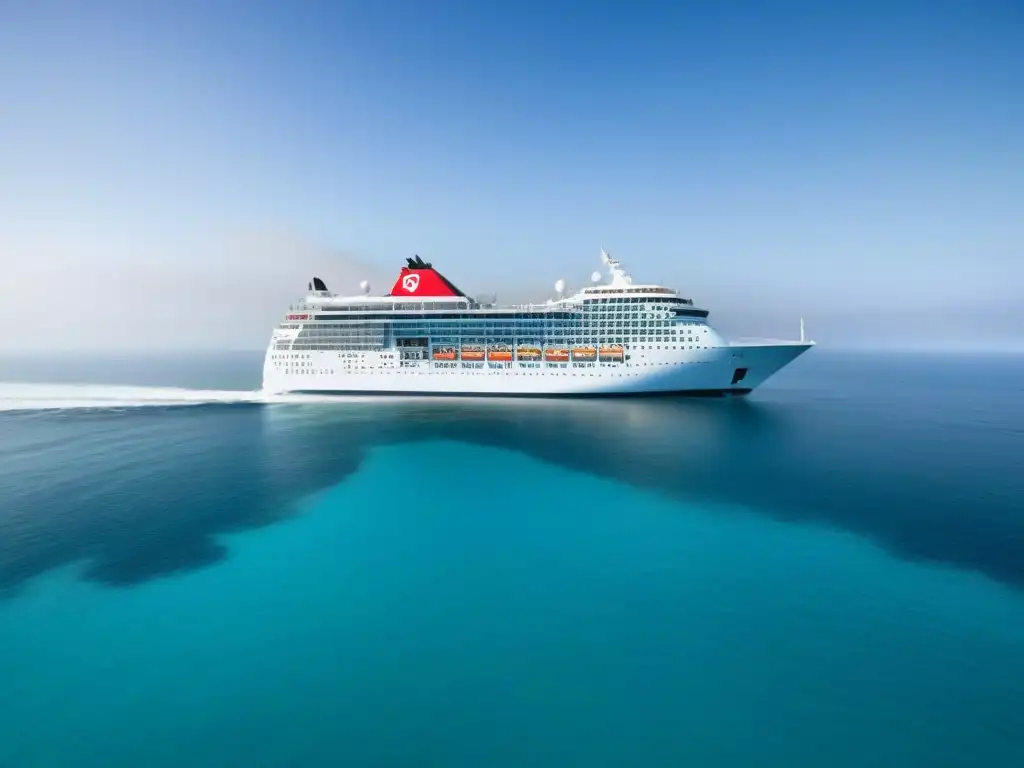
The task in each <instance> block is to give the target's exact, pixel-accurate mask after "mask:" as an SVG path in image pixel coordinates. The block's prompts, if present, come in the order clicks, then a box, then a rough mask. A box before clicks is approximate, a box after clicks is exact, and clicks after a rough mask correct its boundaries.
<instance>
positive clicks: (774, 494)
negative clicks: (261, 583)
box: [0, 375, 1024, 594]
mask: <svg viewBox="0 0 1024 768" xmlns="http://www.w3.org/2000/svg"><path fill="white" fill-rule="evenodd" d="M875 378H876V381H875V382H874V383H875V385H876V389H874V390H872V391H870V392H849V391H847V393H846V394H843V393H842V392H838V391H837V389H836V388H835V387H828V386H820V385H819V384H816V383H815V382H814V381H810V383H808V384H807V386H806V387H804V388H793V389H791V390H787V389H784V388H782V389H779V390H777V391H776V392H775V394H774V395H773V396H772V397H763V398H756V397H755V398H754V399H750V400H691V399H686V400H673V399H668V400H616V401H603V400H525V401H524V400H515V401H502V400H481V401H474V400H454V401H453V400H444V401H423V400H416V401H403V400H397V401H391V402H386V403H380V402H373V403H365V402H364V403H336V404H329V405H309V406H267V407H254V406H205V407H198V408H140V409H134V410H126V411H122V412H117V413H111V412H105V411H92V412H70V411H69V412H64V413H53V414H47V415H40V414H38V413H37V414H27V413H24V414H13V413H9V414H0V499H2V500H3V503H2V504H0V591H5V592H6V593H8V594H14V592H15V591H16V588H17V587H18V586H19V585H22V584H23V583H25V582H26V581H27V580H28V579H31V578H32V577H34V576H36V575H39V574H41V573H43V572H45V571H47V570H50V569H53V568H56V567H59V566H62V565H68V564H71V563H77V562H84V563H85V568H84V571H83V573H84V578H87V579H89V580H92V581H96V582H100V583H103V584H107V585H112V586H131V585H134V584H138V583H141V582H145V581H148V580H150V579H153V578H157V577H161V576H166V575H170V574H174V573H180V572H183V571H188V570H192V569H196V568H202V567H205V566H208V565H210V564H213V563H216V562H220V561H222V560H223V559H224V558H225V557H228V556H229V554H230V552H229V549H227V548H225V547H224V546H223V545H222V544H221V543H220V542H219V541H218V536H220V535H221V534H224V533H230V532H235V531H244V530H249V529H253V528H258V527H261V526H266V525H269V524H272V523H274V522H275V521H277V520H280V519H281V516H282V515H289V514H294V513H295V512H294V509H295V505H294V502H295V501H296V500H297V499H301V498H303V497H305V496H307V495H308V494H310V493H311V492H313V491H316V490H319V489H322V488H325V487H328V486H331V485H333V484H336V483H338V482H341V481H343V480H344V479H345V478H346V477H348V476H350V475H352V474H353V473H355V472H357V471H358V470H359V468H360V466H361V464H362V461H363V459H364V457H365V456H366V455H367V452H368V451H370V450H372V449H373V448H374V447H375V446H381V445H394V444H402V443H418V442H421V441H426V440H437V439H450V440H457V441H462V442H465V443H470V444H473V445H481V446H493V447H497V448H503V449H511V450H515V451H519V452H522V453H524V454H527V455H529V456H532V457H535V458H537V459H540V460H543V461H545V462H548V463H550V464H554V465H557V466H560V467H565V468H567V469H573V470H577V471H581V472H585V473H588V474H591V475H594V476H599V477H603V478H609V479H612V480H616V481H620V482H624V483H628V484H631V485H634V486H636V487H640V488H644V489H649V490H652V491H654V492H657V493H659V494H662V495H665V496H668V497H670V498H673V499H678V500H680V501H684V502H702V501H713V502H725V503H727V504H738V505H743V506H746V507H749V508H750V509H751V510H752V511H754V512H757V513H760V514H764V515H768V516H770V517H772V518H774V519H779V520H784V521H793V522H806V523H813V524H816V525H825V526H829V527H832V528H836V529H840V530H845V531H850V532H853V533H856V534H858V535H861V536H864V537H866V538H868V539H870V540H871V541H873V542H875V543H876V544H878V545H879V546H881V547H883V548H884V549H885V550H886V551H888V552H890V553H892V554H893V555H896V556H899V557H902V558H906V559H909V560H916V561H927V562H932V563H940V564H944V565H948V566H955V567H958V568H963V569H970V570H974V571H977V572H980V573H983V574H985V575H987V576H988V577H990V578H992V579H995V580H998V581H1001V582H1003V583H1005V584H1008V585H1012V586H1014V587H1017V588H1022V587H1024V508H1022V506H1024V505H1022V498H1024V489H1022V478H1021V475H1022V474H1024V473H1021V472H1020V470H1019V466H1018V464H1017V461H1018V459H1017V457H1019V456H1020V445H1019V442H1020V437H1021V433H1020V431H1019V425H1011V427H1009V428H1008V427H1006V425H1005V419H1001V418H1000V413H1001V411H1000V409H1002V408H1005V406H1006V403H1005V402H1002V401H999V399H998V398H995V399H993V398H991V397H987V398H984V399H979V400H977V401H971V402H970V403H968V404H966V405H965V404H964V403H963V402H961V401H958V400H957V399H956V397H954V396H953V395H950V397H952V398H953V400H951V401H950V402H948V403H943V402H942V400H941V398H938V399H936V398H937V397H938V396H937V395H935V393H934V392H933V391H930V392H931V394H929V395H928V396H924V395H921V394H920V393H919V392H917V391H915V390H913V389H911V390H910V391H909V392H908V393H905V394H902V395H901V394H900V389H899V388H898V387H894V386H887V387H879V386H878V381H877V379H878V377H877V375H876V377H875ZM896 379H897V380H898V381H897V383H900V382H903V380H904V379H905V377H903V378H900V377H898V376H897V377H896ZM889 383H890V384H892V383H893V382H889ZM956 408H959V411H957V410H956ZM951 414H954V415H951ZM956 414H960V415H956ZM414 457H415V453H412V454H411V460H414ZM453 472H454V473H456V474H457V472H458V468H453ZM429 501H430V497H429V496H426V497H425V504H429ZM723 514H728V512H723Z"/></svg>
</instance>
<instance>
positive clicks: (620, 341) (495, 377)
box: [263, 251, 814, 396]
mask: <svg viewBox="0 0 1024 768" xmlns="http://www.w3.org/2000/svg"><path fill="white" fill-rule="evenodd" d="M601 260H602V262H603V264H604V266H605V269H606V272H605V273H602V272H595V273H594V274H593V276H592V278H591V280H592V284H591V285H587V286H586V287H584V288H582V289H580V290H578V291H575V292H572V293H571V295H566V294H567V293H568V292H567V291H566V290H565V283H564V281H562V280H559V281H557V282H556V283H555V286H554V288H555V296H554V297H553V298H551V299H549V300H548V301H547V302H546V303H543V304H528V305H526V304H524V305H512V306H505V307H502V306H498V305H496V304H495V303H494V302H493V301H485V300H475V299H473V298H470V297H469V296H467V295H466V294H465V293H463V292H462V291H460V290H459V289H458V288H457V287H455V285H454V284H453V283H452V282H451V281H449V280H448V279H447V278H446V277H445V276H444V275H442V274H441V273H440V272H439V271H438V270H437V269H435V268H434V267H433V265H432V264H430V263H428V262H426V261H424V260H423V259H422V258H420V257H419V256H415V257H412V258H409V259H407V260H406V262H407V264H406V266H404V267H402V269H401V272H400V273H399V275H398V278H397V279H396V280H395V283H394V285H393V286H392V287H391V290H390V291H389V292H388V293H387V294H385V295H383V296H373V295H371V292H370V287H369V285H368V284H367V283H365V282H364V283H363V284H362V285H361V286H360V288H361V291H362V292H361V293H360V294H359V295H356V296H340V295H337V294H335V293H332V292H330V291H329V290H328V288H327V285H326V284H325V283H324V281H323V280H322V279H320V278H319V277H314V278H313V280H312V281H311V282H310V283H309V290H308V294H307V295H306V297H305V298H303V299H302V300H301V301H299V302H298V303H297V304H295V305H293V306H292V307H290V308H289V310H288V311H287V313H286V314H285V315H284V317H283V318H282V321H281V323H280V324H279V325H278V326H277V327H276V328H275V329H274V331H273V334H272V336H271V339H270V344H269V346H268V347H267V353H266V357H265V360H264V364H263V389H264V390H265V391H267V392H270V393H303V394H373V395H383V394H394V395H470V396H475V395H499V396H517V395H520V396H521V395H534V396H556V395H570V396H596V395H633V396H635V395H652V394H678V395H746V394H748V393H750V392H751V391H752V390H753V389H754V388H755V387H757V386H758V385H760V384H762V383H763V382H764V381H765V380H766V379H767V378H768V377H770V376H771V375H772V374H774V373H776V372H777V371H779V370H780V369H781V368H783V367H784V366H786V365H788V364H789V363H790V362H792V361H793V360H794V359H795V358H796V357H798V356H799V355H801V354H802V353H804V352H805V351H807V350H808V349H809V348H810V347H811V346H813V344H814V342H811V341H805V340H804V331H803V321H802V320H801V321H800V340H799V341H763V342H744V343H742V344H741V343H735V342H730V341H729V340H728V339H726V338H724V337H723V336H722V335H721V334H719V333H718V332H717V331H715V329H714V328H713V327H712V326H711V325H710V324H709V322H708V310H706V309H700V308H698V307H697V306H695V305H694V303H693V301H692V300H691V299H689V298H684V297H682V296H680V295H679V292H678V291H676V290H675V289H673V288H669V287H665V286H661V285H655V284H650V283H636V282H634V281H633V279H632V277H631V276H630V275H629V273H627V272H626V270H625V269H624V268H623V267H622V265H621V264H620V263H619V262H618V261H617V260H615V259H613V258H611V257H610V256H609V255H608V254H607V253H606V252H604V251H602V252H601Z"/></svg>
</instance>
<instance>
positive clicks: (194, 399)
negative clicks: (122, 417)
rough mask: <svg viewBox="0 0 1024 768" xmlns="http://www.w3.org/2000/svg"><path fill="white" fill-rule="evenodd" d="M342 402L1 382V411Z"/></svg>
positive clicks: (229, 392)
mask: <svg viewBox="0 0 1024 768" xmlns="http://www.w3.org/2000/svg"><path fill="white" fill-rule="evenodd" d="M344 399H351V398H340V397H339V398H334V397H330V396H324V395H275V394H270V393H267V392H262V391H260V390H250V391H245V390H219V389H184V388H179V387H132V386H118V385H113V384H29V383H14V382H0V411H35V410H63V409H73V408H142V407H146V406H151V407H152V406H164V407H166V406H185V405H212V404H221V403H223V404H230V403H318V402H328V401H331V402H333V401H336V400H344Z"/></svg>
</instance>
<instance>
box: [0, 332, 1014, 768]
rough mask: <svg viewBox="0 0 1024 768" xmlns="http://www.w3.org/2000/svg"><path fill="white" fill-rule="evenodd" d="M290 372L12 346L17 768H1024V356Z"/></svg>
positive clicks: (0, 520)
mask: <svg viewBox="0 0 1024 768" xmlns="http://www.w3.org/2000/svg"><path fill="white" fill-rule="evenodd" d="M259 365H260V361H259V357H258V356H250V355H228V356H222V357H218V358H202V357H200V358H195V357H192V358H184V357H181V358H167V359H164V360H161V361H156V360H140V359H131V358H126V359H122V360H102V361H97V362H93V363H88V364H86V363H83V362H81V361H76V360H74V359H59V360H51V361H50V362H42V361H37V360H31V359H20V360H19V359H8V360H4V361H0V381H3V382H8V383H6V384H0V766H2V767H3V768H7V766H18V767H20V766H28V765H32V766H35V765H46V766H57V765H73V766H111V765H146V766H181V765H190V766H198V767H200V768H202V767H203V766H224V765H246V766H279V765H280V766H294V765H332V766H333V765H346V766H348V765H352V766H356V765H359V766H363V765H366V766H456V767H458V766H474V767H476V766H567V765H586V766H639V765H643V766H662V765H664V766H680V765H714V766H726V767H732V766H744V768H746V767H747V766H796V765H813V766H819V765H820V766H830V767H831V766H835V767H837V768H840V767H845V766H850V767H851V768H853V767H854V766H856V767H857V768H861V767H862V766H865V765H877V766H975V765H976V766H1011V765H1013V766H1015V765H1024V358H1020V357H1008V356H1007V357H985V356H946V357H940V356H928V355H898V354H879V355H863V354H861V355H839V354H835V353H829V352H826V351H822V350H814V351H812V352H811V353H809V354H808V355H805V356H804V357H802V358H801V359H800V360H798V361H797V362H796V363H794V365H793V366H792V367H791V368H790V369H787V370H786V371H784V372H783V373H782V374H780V375H779V376H778V377H777V378H776V379H775V380H773V381H771V382H769V384H768V385H766V386H765V387H764V388H763V389H761V390H758V392H756V393H755V394H754V395H753V396H752V397H750V398H747V399H745V400H707V401H704V400H672V399H658V400H635V401H630V400H618V401H589V400H588V401H572V400H552V401H543V400H536V401H535V400H528V401H522V400H514V401H500V400H485V401H472V400H444V401H439V402H433V401H429V400H395V399H383V400H368V401H355V402H352V401H339V402H330V403H321V402H304V403H287V402H284V403H272V404H264V403H259V402H258V398H257V397H255V396H254V395H252V393H251V392H249V393H246V392H245V390H252V389H254V388H255V387H256V386H257V385H258V375H259ZM16 382H50V384H49V385H40V384H24V383H21V384H18V383H16ZM115 385H122V387H119V386H115ZM123 385H130V386H129V388H123ZM168 387H174V388H179V389H167V388H168ZM180 388H189V389H190V390H193V391H192V392H191V393H189V392H182V391H181V389H180ZM195 390H203V392H196V391H195ZM210 390H216V391H213V392H211V391H210ZM182 401H191V402H192V404H191V405H170V404H169V403H177V402H182ZM58 406H60V407H58Z"/></svg>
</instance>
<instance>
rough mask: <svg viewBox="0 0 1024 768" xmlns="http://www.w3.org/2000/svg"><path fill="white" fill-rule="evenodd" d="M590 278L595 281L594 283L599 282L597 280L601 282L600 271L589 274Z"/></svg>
mask: <svg viewBox="0 0 1024 768" xmlns="http://www.w3.org/2000/svg"><path fill="white" fill-rule="evenodd" d="M590 279H591V280H592V281H593V282H595V283H599V282H601V273H600V272H595V273H594V274H592V275H591V276H590Z"/></svg>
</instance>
